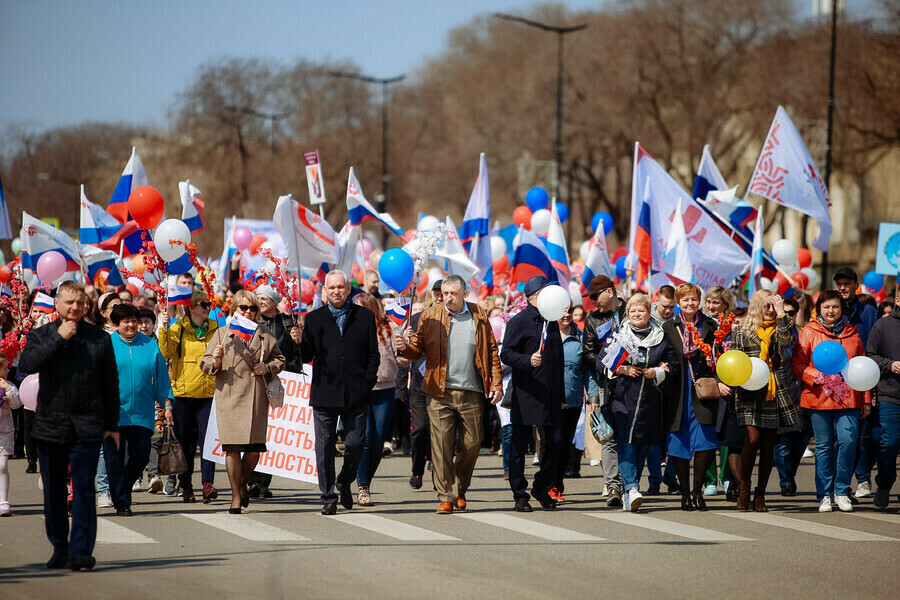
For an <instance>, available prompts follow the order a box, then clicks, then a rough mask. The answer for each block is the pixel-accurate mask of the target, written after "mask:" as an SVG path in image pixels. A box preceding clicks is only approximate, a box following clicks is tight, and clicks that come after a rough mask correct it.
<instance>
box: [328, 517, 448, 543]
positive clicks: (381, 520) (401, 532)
mask: <svg viewBox="0 0 900 600" xmlns="http://www.w3.org/2000/svg"><path fill="white" fill-rule="evenodd" d="M329 520H332V521H340V522H341V523H346V524H347V525H353V526H354V527H360V528H362V529H366V530H368V531H374V532H375V533H380V534H381V535H386V536H388V537H392V538H394V539H397V540H403V541H408V542H428V541H440V542H458V541H459V539H458V538H455V537H451V536H449V535H444V534H443V533H437V532H436V531H430V530H428V529H424V528H422V527H416V526H415V525H409V524H408V523H401V522H400V521H394V520H393V519H387V518H385V517H381V516H378V515H366V514H346V515H335V516H333V517H329Z"/></svg>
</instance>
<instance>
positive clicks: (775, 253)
mask: <svg viewBox="0 0 900 600" xmlns="http://www.w3.org/2000/svg"><path fill="white" fill-rule="evenodd" d="M772 258H774V259H775V260H776V261H777V262H778V264H780V265H782V266H792V265H796V264H797V246H795V245H794V244H793V243H792V242H791V241H790V240H778V241H777V242H775V245H774V246H772Z"/></svg>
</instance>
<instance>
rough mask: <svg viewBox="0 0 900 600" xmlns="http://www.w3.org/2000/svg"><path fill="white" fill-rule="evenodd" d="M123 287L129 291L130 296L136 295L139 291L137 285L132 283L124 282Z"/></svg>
mask: <svg viewBox="0 0 900 600" xmlns="http://www.w3.org/2000/svg"><path fill="white" fill-rule="evenodd" d="M125 289H126V290H128V291H129V292H131V296H132V297H134V296H137V295H138V294H139V293H140V291H139V290H138V289H137V286H136V285H134V284H133V283H128V284H126V285H125Z"/></svg>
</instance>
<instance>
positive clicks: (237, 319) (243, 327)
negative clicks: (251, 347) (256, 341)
mask: <svg viewBox="0 0 900 600" xmlns="http://www.w3.org/2000/svg"><path fill="white" fill-rule="evenodd" d="M257 327H259V324H258V323H254V322H253V321H251V320H250V319H248V318H246V317H243V316H241V315H239V314H237V313H235V314H234V315H233V316H232V317H231V323H229V324H228V333H230V334H232V335H235V336H237V337H239V338H241V339H242V340H244V341H245V342H247V343H248V344H249V343H250V340H251V339H253V334H254V333H256V328H257Z"/></svg>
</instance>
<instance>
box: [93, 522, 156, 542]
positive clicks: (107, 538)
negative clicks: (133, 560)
mask: <svg viewBox="0 0 900 600" xmlns="http://www.w3.org/2000/svg"><path fill="white" fill-rule="evenodd" d="M97 543H98V544H157V543H159V542H157V541H156V540H154V539H153V538H149V537H147V536H146V535H143V534H140V533H138V532H137V531H132V530H131V529H128V528H127V527H125V526H123V525H119V524H118V523H113V522H112V521H110V520H108V519H97Z"/></svg>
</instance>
